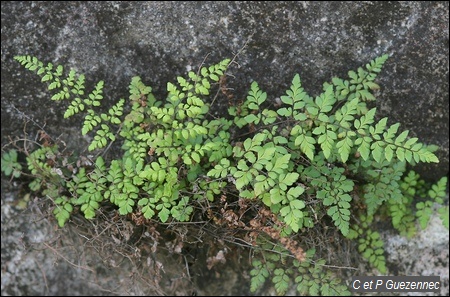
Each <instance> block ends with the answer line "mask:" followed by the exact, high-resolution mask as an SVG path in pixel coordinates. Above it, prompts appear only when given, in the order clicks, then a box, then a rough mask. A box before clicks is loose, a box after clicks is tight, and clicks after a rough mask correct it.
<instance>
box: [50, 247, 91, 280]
mask: <svg viewBox="0 0 450 297" xmlns="http://www.w3.org/2000/svg"><path fill="white" fill-rule="evenodd" d="M44 245H45V246H46V247H48V248H49V249H51V250H52V251H53V252H54V253H55V254H57V255H58V256H60V257H61V258H63V259H64V260H65V261H66V262H67V263H69V264H70V265H72V266H74V267H76V268H80V269H83V270H88V271H90V272H92V273H95V271H94V270H92V269H91V268H88V267H83V266H80V265H77V264H75V263H73V262H72V261H70V260H69V259H67V258H66V257H64V256H63V255H61V253H60V252H58V251H57V250H56V249H55V248H54V247H52V246H50V245H49V244H47V243H45V242H44Z"/></svg>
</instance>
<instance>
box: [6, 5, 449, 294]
mask: <svg viewBox="0 0 450 297" xmlns="http://www.w3.org/2000/svg"><path fill="white" fill-rule="evenodd" d="M1 24H2V39H1V40H2V42H1V63H2V72H1V90H2V91H1V144H2V147H3V146H4V145H5V144H7V143H8V142H9V138H8V137H9V136H11V137H14V136H20V135H22V133H23V131H24V130H26V131H27V133H29V135H28V137H29V138H32V139H34V138H35V137H36V131H37V130H38V129H41V128H42V127H43V128H45V130H46V131H47V132H49V133H51V134H52V136H54V137H59V136H61V137H62V138H63V139H64V140H69V141H70V140H71V143H69V145H71V146H75V147H78V148H80V146H82V147H84V148H85V146H86V142H85V141H83V139H80V138H78V136H77V135H78V134H79V131H80V130H79V128H78V127H81V123H76V122H75V123H74V122H69V121H62V113H63V110H64V109H65V108H64V106H63V105H61V104H55V103H53V102H50V100H49V96H48V93H47V91H46V89H45V86H44V85H42V84H41V83H40V82H39V80H38V78H37V77H36V76H35V75H33V74H31V73H29V72H28V71H25V70H24V69H23V68H22V67H21V66H20V65H18V63H16V62H14V61H13V57H14V56H15V55H23V54H30V55H35V56H37V57H39V58H40V59H41V60H44V61H48V62H50V61H52V62H55V63H58V64H63V65H66V66H69V67H71V68H74V69H76V70H78V71H79V72H82V73H85V74H86V77H87V80H88V81H89V82H90V83H94V82H96V81H98V80H101V79H102V80H105V83H106V86H107V87H106V89H105V91H106V95H107V98H108V99H106V100H109V103H110V104H113V103H114V102H116V100H117V99H118V98H120V97H126V96H127V86H128V83H129V81H130V79H131V77H133V76H135V75H140V76H141V77H142V78H143V80H144V81H145V82H146V83H148V84H150V85H151V86H152V87H153V88H154V91H155V93H156V94H157V95H158V96H160V98H163V96H164V94H165V86H166V82H167V81H174V80H175V78H176V76H178V75H182V74H184V73H185V72H186V70H188V69H195V68H197V67H198V66H199V65H200V64H201V63H202V62H203V61H204V60H205V61H206V63H215V62H218V61H219V60H221V59H224V58H228V57H233V56H234V55H235V54H236V53H238V52H240V53H239V55H238V57H237V62H238V65H237V66H235V67H234V68H233V69H232V74H233V75H234V76H235V79H230V81H229V84H230V86H231V87H233V88H234V90H235V94H236V97H237V98H239V97H242V96H245V94H246V92H247V90H248V88H249V86H250V83H251V81H253V80H256V81H257V82H258V83H259V85H260V87H261V88H262V89H264V90H265V91H267V92H268V94H269V96H270V98H275V97H277V96H280V95H281V94H282V93H283V92H284V91H285V90H286V89H287V88H288V86H289V84H290V81H291V80H292V77H293V76H294V74H295V73H299V74H300V75H301V77H302V81H303V85H304V87H305V89H306V90H307V91H308V92H309V93H310V94H312V95H317V94H318V93H319V92H320V91H321V86H322V83H323V82H324V81H329V80H330V79H331V77H332V76H334V75H336V76H341V77H342V76H344V75H346V73H347V71H348V70H351V69H355V68H357V67H358V66H360V65H363V64H365V63H366V62H368V61H370V60H371V59H373V58H375V57H376V56H379V55H382V54H384V53H387V54H389V55H390V56H391V57H390V59H389V60H388V61H387V63H386V64H385V67H384V69H383V71H382V73H381V74H380V76H379V77H378V82H379V84H380V85H381V91H380V93H379V96H378V101H377V103H376V104H377V107H378V111H379V116H380V117H384V116H387V117H389V120H390V123H395V122H400V123H401V126H400V127H401V129H408V130H410V131H411V135H413V136H417V137H419V139H420V140H421V141H422V142H424V143H429V144H436V145H438V146H440V150H439V151H438V153H437V155H438V157H439V158H440V161H441V162H440V163H439V164H432V165H421V166H420V167H418V169H419V170H418V171H419V172H420V173H421V174H423V177H425V178H426V179H428V180H436V179H437V178H439V177H440V176H442V175H445V174H448V172H449V137H448V135H449V125H448V122H449V88H448V81H449V75H448V73H449V43H448V42H449V31H448V27H449V3H448V2H447V1H430V2H425V1H411V2H396V1H384V2H377V1H358V2H353V1H352V2H337V1H333V2H331V1H328V2H327V1H326V2H318V1H317V2H309V1H296V2H287V1H276V2H275V1H274V2H259V1H256V2H247V1H246V2H241V1H223V2H216V1H212V2H211V1H210V2H188V1H178V2H162V1H161V2H160V1H142V2H138V1H136V2H132V1H105V2H96V1H89V2H81V1H80V2H78V1H68V2H55V1H52V2H37V1H26V2H25V1H17V2H8V1H2V3H1ZM244 46H245V47H244ZM241 50H242V51H241ZM224 104H226V103H224ZM217 106H218V107H219V106H220V104H219V105H217ZM30 119H33V121H31V122H28V123H27V125H26V129H24V123H25V122H27V121H29V120H30ZM38 126H40V127H41V128H40V127H38ZM6 183H7V181H5V180H4V179H3V178H2V216H1V217H2V295H3V294H5V295H16V294H23V293H24V292H28V293H32V294H49V295H58V294H69V293H70V294H83V293H86V291H87V292H91V293H95V294H98V295H101V294H105V295H106V294H109V293H111V291H108V290H105V289H102V288H98V287H93V286H88V287H86V288H85V290H81V289H80V291H79V292H77V290H76V288H77V287H78V288H80V284H81V286H82V285H83V283H84V282H85V281H86V280H85V278H84V276H82V275H81V273H78V272H77V273H78V274H77V273H73V272H70V271H69V270H68V269H66V268H65V267H60V268H58V269H57V270H53V271H52V272H51V273H45V271H47V269H50V270H51V269H52V265H54V263H53V259H52V258H51V257H46V258H45V259H44V260H42V261H41V259H40V258H35V257H34V255H35V254H32V255H31V256H29V255H28V254H26V253H25V245H24V243H23V241H22V239H21V238H20V235H21V234H25V235H26V236H29V238H35V236H36V234H40V233H39V232H40V231H39V230H38V231H34V229H32V228H34V227H33V226H34V225H30V224H29V222H28V221H27V217H26V216H25V217H24V216H22V215H21V212H20V211H19V210H17V209H16V208H15V207H14V205H15V204H16V203H17V201H15V199H14V197H13V196H11V194H5V193H6V192H9V193H11V192H10V191H12V190H11V188H9V187H8V188H9V190H8V189H6V190H5V188H4V187H3V185H5V184H6ZM16 194H17V195H19V193H14V195H16ZM19 198H21V197H17V199H19ZM4 220H7V221H4ZM13 222H14V224H12V223H13ZM4 224H7V225H5V226H8V228H6V227H5V229H4V228H3V225H4ZM30 228H31V229H30ZM36 228H38V227H36ZM39 228H40V227H39ZM36 232H37V233H36ZM436 232H437V231H436ZM439 232H441V231H439ZM439 234H440V233H439ZM446 240H447V249H448V234H447V239H446ZM390 246H391V245H390ZM390 246H389V247H390ZM443 246H445V240H444V243H443ZM394 249H395V248H394ZM22 251H24V252H22ZM35 252H36V251H35ZM36 253H37V255H38V256H39V255H40V256H42V257H44V254H40V253H39V251H37V252H36ZM46 253H48V254H50V255H51V253H50V252H49V251H46ZM436 253H439V252H436ZM430 255H431V257H432V256H433V253H430ZM446 255H448V251H447V254H446ZM403 256H404V255H403ZM406 257H407V256H406ZM425 258H426V257H425ZM39 263H41V264H39ZM439 265H440V266H439ZM439 265H438V266H439V267H438V269H437V270H435V271H437V272H436V273H440V271H441V270H442V267H444V268H445V267H446V268H447V269H448V257H447V262H446V263H443V264H442V263H441V264H439ZM69 266H70V265H69ZM18 267H19V268H18ZM69 268H70V267H69ZM427 269H428V268H427ZM430 269H431V268H430ZM21 270H24V271H25V270H26V273H23V272H20V271H21ZM20 273H22V274H20ZM30 275H31V276H32V277H31V276H30ZM41 275H44V276H45V275H47V277H48V278H49V279H48V283H49V284H50V285H51V284H53V285H54V286H53V287H48V286H47V283H45V284H43V283H39V281H42V279H43V278H42V277H41ZM70 275H71V276H73V278H74V279H73V280H71V282H69V283H67V282H66V283H64V282H63V280H62V279H63V278H64V276H70ZM4 276H5V277H4ZM28 276H30V277H28ZM117 277H118V278H121V279H123V278H122V276H117ZM124 277H125V278H126V275H125V276H124ZM445 277H446V282H447V289H446V290H447V291H446V292H448V274H447V275H446V276H445ZM28 280H31V282H34V285H36V283H37V284H38V286H34V287H33V283H32V284H30V281H28ZM44 280H45V281H46V282H47V280H46V279H45V278H44ZM60 282H61V283H60ZM116 283H117V280H116V279H113V280H112V286H111V287H113V286H114V284H116ZM67 284H69V285H67ZM105 288H106V284H105ZM117 293H126V294H131V295H134V294H136V295H139V291H134V292H128V291H127V292H124V291H121V292H117Z"/></svg>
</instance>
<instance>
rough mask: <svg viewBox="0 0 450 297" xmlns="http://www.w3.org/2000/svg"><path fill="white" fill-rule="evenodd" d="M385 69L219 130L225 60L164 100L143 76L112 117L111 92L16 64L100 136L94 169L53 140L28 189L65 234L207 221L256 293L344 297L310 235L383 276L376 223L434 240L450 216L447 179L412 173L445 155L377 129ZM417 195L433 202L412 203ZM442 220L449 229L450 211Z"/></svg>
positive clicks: (31, 159) (285, 100)
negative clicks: (267, 289) (101, 220)
mask: <svg viewBox="0 0 450 297" xmlns="http://www.w3.org/2000/svg"><path fill="white" fill-rule="evenodd" d="M387 59H388V55H383V56H380V57H378V58H376V59H374V60H373V61H371V62H370V63H368V64H367V65H365V67H360V68H358V69H357V71H349V73H348V75H349V77H348V78H347V79H341V78H337V77H335V78H333V79H332V80H331V82H329V83H325V84H324V85H323V92H322V93H321V94H320V95H319V96H317V97H315V98H313V97H311V96H310V95H308V93H307V92H306V91H305V90H304V89H303V87H302V84H301V79H300V76H299V75H298V74H297V75H295V76H294V78H293V79H292V83H291V86H290V88H289V89H288V90H287V91H286V93H285V94H284V95H282V96H280V98H277V100H268V98H267V94H266V93H265V92H264V91H263V90H261V89H260V87H259V85H258V84H257V83H256V82H253V83H252V84H251V86H250V89H249V91H248V96H247V98H246V100H245V101H244V102H242V103H241V104H239V105H230V106H229V109H228V111H229V115H230V117H229V118H223V117H222V118H217V117H214V116H212V115H211V113H210V112H209V111H210V103H211V102H213V101H214V100H215V97H214V99H212V97H213V95H212V94H214V96H218V94H219V93H220V90H222V92H223V93H224V94H225V93H227V92H229V90H226V85H225V77H226V71H227V69H228V66H229V65H230V64H231V62H232V61H231V60H229V59H226V60H223V61H221V62H220V63H217V64H215V65H212V66H209V67H201V68H200V69H199V71H198V72H192V71H191V72H189V73H188V75H187V77H186V78H183V77H178V78H177V83H176V84H174V83H168V84H167V92H168V95H167V98H166V99H165V100H163V101H160V100H157V99H156V98H155V96H154V95H153V94H152V88H151V87H150V86H147V85H146V84H145V83H144V82H143V81H142V80H141V78H139V77H134V78H132V80H131V83H130V85H129V93H130V95H129V98H128V100H125V99H120V100H119V101H118V102H117V103H116V104H114V105H113V106H112V107H110V108H109V109H108V110H107V111H106V112H102V111H101V110H104V109H102V107H103V106H102V105H103V87H104V83H103V81H100V82H98V83H97V84H96V85H95V87H94V89H93V90H92V91H90V92H89V93H88V92H87V91H86V89H85V77H84V75H82V74H77V73H76V72H75V71H73V70H70V71H69V72H68V73H66V72H64V68H63V66H54V65H53V64H52V63H48V64H47V65H44V63H42V62H41V61H39V60H38V59H37V58H36V57H30V56H17V57H15V60H17V61H18V62H19V63H21V64H22V65H23V66H24V67H25V68H27V69H29V70H31V71H33V72H36V73H37V74H38V75H39V76H40V77H41V80H42V82H45V83H48V89H49V90H50V91H51V92H52V94H53V95H52V97H51V99H52V100H55V101H67V102H68V107H67V109H66V112H65V113H64V118H69V117H72V116H75V115H77V116H82V117H83V119H84V120H83V125H82V127H81V134H82V135H87V134H90V135H92V138H91V142H90V145H89V147H88V150H89V151H95V152H98V154H97V157H94V158H92V159H91V161H90V162H84V163H83V162H80V159H78V160H77V159H75V160H73V161H72V162H69V161H67V160H66V159H65V158H63V157H62V154H61V153H60V149H59V147H58V145H57V144H56V143H51V142H50V143H49V142H48V141H47V142H46V143H45V145H44V144H42V145H41V146H40V147H38V148H37V149H35V150H34V151H33V152H31V153H28V152H26V153H27V154H26V161H27V163H26V166H27V167H28V170H29V172H30V173H31V175H32V176H33V181H32V182H31V183H30V188H31V189H32V190H33V191H37V192H39V193H41V196H43V197H46V198H50V199H49V201H51V202H52V204H53V206H52V211H53V214H54V215H55V217H56V220H57V222H58V224H59V226H61V227H63V226H64V225H65V224H66V223H68V222H69V221H70V218H71V215H74V214H75V213H77V212H82V213H83V214H84V217H85V218H86V219H92V218H94V217H95V216H96V214H97V213H98V211H99V210H100V209H101V208H105V207H106V206H107V209H108V210H109V211H117V212H118V214H120V215H123V216H125V215H132V216H131V217H132V218H133V220H134V221H135V222H136V223H137V221H138V220H139V222H140V223H142V222H144V223H145V221H150V220H153V221H155V220H157V221H159V222H161V223H173V224H175V223H176V222H189V221H190V222H193V221H195V220H205V219H206V220H208V221H209V222H210V223H211V224H216V225H219V226H222V227H225V228H228V229H229V230H231V231H233V232H234V233H233V234H234V236H236V237H238V236H240V237H241V238H242V242H246V243H247V244H248V247H250V248H251V250H252V255H253V257H252V258H253V260H251V265H252V267H253V268H252V270H251V271H250V276H251V287H250V290H251V291H252V292H255V291H257V290H258V289H259V288H261V287H262V285H263V284H264V283H265V282H266V280H267V279H270V280H271V281H272V282H273V284H274V288H275V290H276V292H277V293H278V294H280V295H282V294H285V293H287V292H288V290H289V289H290V288H294V289H295V290H297V291H298V293H300V294H311V295H317V294H322V295H329V294H339V295H344V294H348V293H349V291H348V288H347V287H346V285H345V284H344V283H343V282H342V281H340V280H339V279H338V278H336V276H335V274H334V273H333V271H330V270H329V269H326V267H327V265H325V260H320V259H317V258H315V250H316V249H315V247H314V246H307V245H302V242H304V241H305V240H303V239H304V238H308V237H309V236H313V235H312V233H310V230H313V229H314V228H317V226H325V228H332V229H335V230H338V231H339V232H340V234H341V236H342V237H343V238H344V237H345V238H347V239H353V240H355V241H356V242H357V246H358V250H359V252H360V253H361V255H362V256H363V257H364V258H365V259H367V260H368V262H369V263H370V264H371V265H372V266H373V267H375V268H377V269H378V270H379V271H380V272H381V273H386V271H387V269H386V263H385V257H384V250H383V241H382V240H381V238H380V234H379V233H378V232H377V231H376V229H374V226H375V223H376V222H377V220H376V219H375V218H376V217H378V218H380V217H384V218H388V219H389V220H390V221H391V222H392V226H393V227H394V228H396V229H397V230H398V231H399V232H400V233H401V234H403V235H407V236H412V235H414V232H415V231H416V229H417V227H416V226H417V225H416V222H417V221H418V222H420V226H421V227H422V228H424V227H426V225H427V223H428V220H429V218H430V216H431V214H432V213H433V206H434V205H435V203H438V204H442V203H443V199H442V198H443V197H444V196H445V189H446V186H447V179H446V178H445V177H444V178H442V179H441V180H440V181H439V182H438V183H436V184H435V185H433V186H432V187H430V188H429V191H428V192H427V191H426V190H423V189H425V186H424V182H423V181H422V180H421V179H420V177H419V176H418V175H417V174H416V173H415V172H413V171H407V166H408V165H415V164H416V163H418V162H427V163H428V162H438V158H437V157H436V156H435V155H434V153H433V152H434V151H436V150H437V147H436V146H432V145H425V144H423V143H420V142H419V141H418V139H417V138H415V137H412V138H411V137H408V134H409V132H408V131H400V130H399V126H400V125H399V124H398V123H396V124H388V119H387V118H382V119H377V118H376V116H375V114H376V108H370V103H371V101H374V100H375V95H374V91H376V90H378V89H379V86H378V84H377V83H376V82H375V78H376V77H377V74H378V73H379V72H380V71H381V68H382V66H383V64H384V63H385V62H386V60H387ZM213 90H218V91H217V92H213ZM274 101H277V103H276V104H273V102H274ZM271 103H272V104H271ZM270 106H272V107H274V108H269V107H270ZM239 133H241V134H239ZM117 138H120V140H121V141H120V143H121V144H122V149H123V155H122V156H121V157H120V158H116V159H107V160H105V159H104V158H103V157H102V152H103V151H105V150H106V149H107V147H109V146H110V145H111V144H113V143H114V142H116V140H117ZM81 157H82V156H78V158H81ZM85 159H86V158H85ZM50 161H51V162H50ZM2 171H4V172H5V174H6V175H11V174H13V175H14V176H15V177H18V176H19V175H20V172H22V167H21V165H20V164H19V162H18V161H17V151H16V150H11V151H9V152H5V153H4V154H3V156H2ZM420 189H422V190H420ZM420 191H422V192H420ZM419 194H420V195H419ZM418 195H419V196H422V197H423V198H425V197H428V200H426V199H423V201H421V202H419V203H416V202H414V200H415V198H416V197H417V196H418ZM413 204H414V205H413ZM111 205H113V206H115V208H111ZM438 212H439V214H440V216H441V217H442V220H443V221H444V224H445V225H446V227H447V228H448V206H447V207H441V208H440V209H439V211H438ZM238 231H239V232H238ZM329 264H333V263H329ZM287 267H289V268H287Z"/></svg>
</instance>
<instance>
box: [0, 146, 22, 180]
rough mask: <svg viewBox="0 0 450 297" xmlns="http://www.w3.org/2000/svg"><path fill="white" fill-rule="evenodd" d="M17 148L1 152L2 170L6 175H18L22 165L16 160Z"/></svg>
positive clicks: (16, 176)
mask: <svg viewBox="0 0 450 297" xmlns="http://www.w3.org/2000/svg"><path fill="white" fill-rule="evenodd" d="M17 156H18V155H17V150H15V149H12V150H10V151H8V152H7V153H4V154H2V167H1V169H2V171H3V173H5V175H6V176H10V175H12V176H13V177H15V178H18V177H20V175H21V173H22V165H21V164H20V163H19V162H18V161H17Z"/></svg>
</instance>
